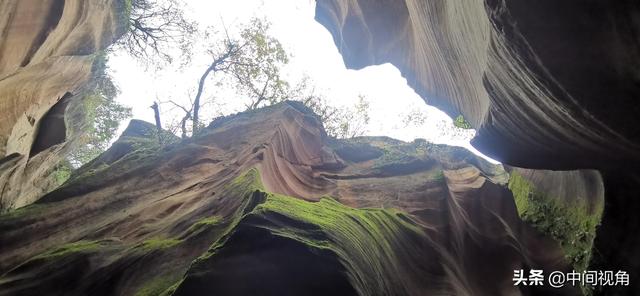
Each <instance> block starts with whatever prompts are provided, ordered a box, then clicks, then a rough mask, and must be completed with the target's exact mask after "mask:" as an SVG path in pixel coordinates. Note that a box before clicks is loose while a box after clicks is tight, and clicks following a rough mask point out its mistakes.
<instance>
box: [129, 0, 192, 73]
mask: <svg viewBox="0 0 640 296" xmlns="http://www.w3.org/2000/svg"><path fill="white" fill-rule="evenodd" d="M125 2H127V3H130V6H129V7H127V9H126V11H127V15H126V20H125V22H126V26H127V28H128V29H127V32H126V33H125V35H124V36H122V37H121V38H120V39H119V40H118V42H117V45H119V46H120V47H121V48H123V49H124V50H125V51H127V52H128V53H129V54H130V55H132V56H133V57H134V58H136V59H138V60H140V61H142V62H144V63H146V64H147V65H149V64H156V65H158V63H156V62H158V61H157V60H158V59H159V60H160V61H162V62H168V63H171V62H172V51H175V48H176V47H175V45H176V44H178V45H179V46H178V48H179V49H180V50H181V51H182V52H183V53H185V54H188V52H189V49H190V44H191V43H192V42H193V39H191V37H192V36H193V34H194V33H195V32H196V31H197V30H196V26H195V24H194V23H193V22H192V21H190V20H188V19H187V18H186V17H185V16H184V12H183V11H182V8H181V7H183V5H184V4H183V3H182V2H181V1H180V0H127V1H125Z"/></svg>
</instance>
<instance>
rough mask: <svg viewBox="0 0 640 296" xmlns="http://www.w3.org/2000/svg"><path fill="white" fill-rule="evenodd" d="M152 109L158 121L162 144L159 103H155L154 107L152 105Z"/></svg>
mask: <svg viewBox="0 0 640 296" xmlns="http://www.w3.org/2000/svg"><path fill="white" fill-rule="evenodd" d="M151 109H153V115H154V117H155V119H156V129H157V136H158V142H160V141H161V139H160V135H161V134H162V123H161V122H160V106H158V102H153V105H151Z"/></svg>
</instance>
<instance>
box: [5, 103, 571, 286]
mask: <svg viewBox="0 0 640 296" xmlns="http://www.w3.org/2000/svg"><path fill="white" fill-rule="evenodd" d="M134 125H135V126H137V127H135V126H134V127H130V128H129V130H128V131H127V132H125V134H124V135H123V137H122V138H121V139H120V140H118V141H117V142H116V143H115V144H114V145H113V147H112V148H111V149H109V150H108V151H107V152H105V153H104V154H103V155H102V156H100V157H99V158H97V159H96V160H94V161H93V162H91V163H90V164H89V165H87V166H85V167H83V168H82V169H80V170H79V171H77V172H76V174H75V175H74V176H72V177H71V179H70V180H69V181H68V182H67V183H66V184H65V185H63V186H62V187H61V188H59V189H57V190H55V191H53V192H51V193H49V194H47V195H45V196H44V197H43V198H42V199H40V200H39V201H38V202H37V203H36V204H34V205H32V206H28V207H24V208H22V209H19V210H15V211H13V212H10V213H9V214H6V215H3V216H0V272H1V273H3V274H4V275H3V277H2V279H1V280H0V294H2V293H4V294H14V293H24V294H38V293H41V292H44V291H47V293H48V294H49V295H54V294H56V293H59V294H65V295H85V294H91V295H111V294H125V295H129V294H134V293H136V292H141V291H147V290H152V291H155V292H157V293H158V294H159V293H161V292H162V291H165V290H167V291H169V292H175V294H174V295H200V294H202V293H215V294H223V295H247V294H261V295H316V294H317V295H321V294H327V293H329V294H334V295H431V294H457V295H464V294H472V295H511V294H513V293H516V294H517V293H518V292H519V291H520V290H519V288H518V287H515V286H514V285H513V282H512V277H513V270H514V269H518V268H525V269H526V268H540V269H544V270H567V269H570V266H569V265H568V262H567V260H566V259H565V257H564V254H563V252H562V249H561V248H560V246H559V244H558V243H557V242H556V241H554V240H553V239H551V238H549V237H545V236H544V235H542V234H540V233H539V232H537V231H535V230H534V229H533V228H532V227H531V226H529V225H527V224H525V223H523V222H522V221H521V220H520V219H519V217H518V214H517V212H516V209H515V204H514V202H513V196H512V195H511V192H510V191H509V190H508V189H507V188H506V181H507V176H506V173H505V172H504V170H503V169H502V167H501V166H493V165H491V164H488V163H486V162H485V161H483V160H481V159H479V158H478V157H476V156H474V155H473V154H471V153H470V152H468V151H466V150H464V149H461V148H454V147H447V146H443V145H434V144H430V143H427V142H424V141H416V142H412V143H404V142H399V141H396V140H392V139H387V138H358V139H354V140H349V141H336V140H330V139H328V138H327V137H326V135H325V133H324V131H323V129H322V126H321V124H320V123H319V122H318V121H317V119H316V118H315V116H314V115H312V113H310V111H308V110H306V109H305V108H304V107H302V106H301V105H299V104H298V103H283V104H279V105H276V106H273V107H268V108H265V109H261V110H258V111H253V112H250V113H241V114H238V115H234V116H230V117H226V118H223V119H219V120H216V121H214V122H213V123H212V124H211V126H210V127H209V128H207V129H205V130H204V131H203V132H202V134H200V135H198V136H196V137H194V138H192V139H187V140H183V141H181V142H179V143H175V144H171V145H168V146H164V147H160V146H158V145H157V142H155V138H154V137H145V136H144V134H145V132H139V131H137V130H145V127H144V124H142V123H140V122H135V123H134ZM152 129H153V127H152V126H151V125H149V126H148V127H147V128H146V130H152ZM350 147H351V148H350ZM353 147H360V148H358V149H363V151H380V153H372V154H370V155H369V156H368V157H356V158H353V157H352V156H353V155H350V154H345V151H349V149H354V148H353ZM363 147H368V148H363ZM341 154H342V155H343V156H342V157H341V156H340V155H341ZM72 271H73V272H72ZM149 271H153V272H149ZM145 289H146V290H145ZM521 289H525V290H530V288H528V287H523V288H521ZM530 292H540V293H543V292H544V293H547V295H551V294H558V295H573V294H577V293H578V291H577V290H571V289H569V288H567V289H560V290H556V289H552V290H546V291H545V290H536V291H534V290H530ZM314 293H316V294H314ZM318 293H319V294H318Z"/></svg>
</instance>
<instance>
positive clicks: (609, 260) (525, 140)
mask: <svg viewBox="0 0 640 296" xmlns="http://www.w3.org/2000/svg"><path fill="white" fill-rule="evenodd" d="M316 19H317V20H318V21H319V22H320V23H321V24H323V25H324V26H325V27H326V28H327V29H328V30H329V31H330V32H331V33H332V35H333V37H334V41H335V43H336V46H337V47H338V49H339V50H340V52H341V53H342V56H343V59H344V62H345V64H346V65H347V67H349V68H354V69H359V68H362V67H366V66H368V65H375V64H382V63H391V64H393V65H395V66H396V67H398V68H399V70H400V71H401V73H402V75H403V76H404V77H405V78H406V79H407V82H408V84H409V85H410V86H411V87H413V88H414V89H415V90H416V92H417V93H418V94H419V95H420V96H422V98H423V99H424V100H425V101H426V102H427V103H428V104H430V105H434V106H436V107H438V108H440V109H442V110H444V111H445V112H447V113H448V114H449V115H451V116H452V117H455V116H457V115H458V114H462V115H464V118H465V119H466V120H467V121H469V122H470V123H471V125H472V126H473V127H474V128H475V129H476V130H477V131H478V133H477V135H476V137H475V138H474V139H473V141H472V144H473V145H474V146H475V147H476V148H478V150H480V151H482V152H483V153H485V154H487V155H489V156H491V157H493V158H495V159H498V160H500V161H502V162H504V163H505V164H509V165H513V166H517V167H523V168H528V169H542V170H561V169H564V170H567V169H599V170H601V171H602V172H603V174H604V175H605V178H604V183H602V184H601V183H600V181H599V177H598V180H594V179H592V178H591V177H590V176H589V175H590V174H592V172H589V171H583V172H567V173H561V172H558V173H556V172H550V171H539V172H535V171H531V170H525V171H526V174H524V175H525V178H529V179H530V181H531V182H533V183H537V184H538V185H542V186H543V187H545V188H546V189H543V191H544V190H550V192H556V193H558V194H559V196H566V198H562V197H561V198H560V200H561V202H566V201H570V200H571V199H573V198H575V196H573V197H571V195H566V194H567V193H569V192H571V191H573V190H575V189H576V188H581V185H578V184H583V185H584V184H588V186H587V187H585V188H591V189H593V190H595V191H592V192H597V191H602V189H604V192H606V194H607V197H606V203H605V211H604V217H603V220H602V226H601V227H600V228H599V230H598V237H597V238H596V249H597V250H599V252H598V253H599V254H601V256H602V258H599V259H598V262H597V263H594V264H595V265H594V268H595V267H597V268H600V269H606V270H619V269H622V270H627V271H629V272H630V273H631V278H632V284H631V285H632V286H633V285H634V284H633V283H634V282H637V280H638V277H637V275H638V274H640V252H638V250H639V249H640V243H638V241H637V240H636V239H633V238H632V237H636V235H635V234H636V233H637V232H638V231H640V227H638V221H637V220H638V219H637V218H636V217H637V212H638V206H637V202H635V200H636V199H635V198H634V197H633V196H637V195H638V194H637V192H638V190H637V188H638V186H639V185H640V183H639V182H638V178H637V173H636V169H637V168H638V166H639V164H640V147H639V143H640V125H639V124H638V116H637V114H638V111H640V104H638V103H637V98H638V97H640V75H639V73H640V72H639V71H640V70H639V69H640V67H639V66H640V54H639V53H640V4H639V2H637V1H630V0H628V1H589V2H588V3H587V2H585V3H579V4H578V3H574V2H567V1H562V2H560V1H553V0H543V1H524V0H522V1H521V0H513V1H499V0H486V1H483V0H473V1H467V0H451V1H431V0H402V1H386V0H347V1H337V0H318V1H317V6H316ZM577 174H582V177H579V178H577V179H576V177H578V176H577ZM595 174H596V175H597V173H595ZM555 186H564V187H555ZM597 187H600V188H597ZM558 191H565V192H558ZM579 192H580V190H579V191H575V193H579ZM593 196H596V195H593ZM593 196H592V195H591V194H587V195H585V196H582V198H584V199H585V200H584V201H585V202H586V203H587V204H592V203H594V202H595V200H594V199H592V198H591V197H593ZM589 198H591V199H589ZM627 198H628V199H627ZM595 204H597V202H595ZM635 290H637V287H635V286H634V287H631V288H627V287H624V288H620V287H618V288H615V287H614V288H603V290H602V291H600V292H601V293H603V294H626V293H629V292H630V291H635Z"/></svg>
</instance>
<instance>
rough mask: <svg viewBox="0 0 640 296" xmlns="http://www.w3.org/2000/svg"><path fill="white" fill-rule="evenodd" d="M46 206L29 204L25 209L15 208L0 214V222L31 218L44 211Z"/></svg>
mask: <svg viewBox="0 0 640 296" xmlns="http://www.w3.org/2000/svg"><path fill="white" fill-rule="evenodd" d="M45 208H46V206H44V205H41V204H30V205H28V206H26V207H21V208H17V209H15V210H11V211H9V212H6V213H2V214H0V222H6V221H9V220H14V219H17V218H21V217H26V216H32V215H34V214H37V213H38V212H41V211H42V210H44V209H45Z"/></svg>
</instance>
